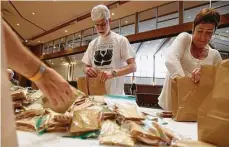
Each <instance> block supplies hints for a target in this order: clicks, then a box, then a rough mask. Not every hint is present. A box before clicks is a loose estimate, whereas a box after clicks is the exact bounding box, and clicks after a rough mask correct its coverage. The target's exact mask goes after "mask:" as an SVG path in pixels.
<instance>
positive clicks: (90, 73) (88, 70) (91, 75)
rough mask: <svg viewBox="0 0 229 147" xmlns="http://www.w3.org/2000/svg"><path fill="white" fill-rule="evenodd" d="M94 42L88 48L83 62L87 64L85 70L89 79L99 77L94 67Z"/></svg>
mask: <svg viewBox="0 0 229 147" xmlns="http://www.w3.org/2000/svg"><path fill="white" fill-rule="evenodd" d="M93 42H94V40H93V41H92V42H90V43H89V45H88V48H87V50H86V52H85V54H84V56H83V58H82V62H83V63H84V64H85V68H84V69H83V71H84V73H85V74H86V76H88V77H89V78H96V77H97V75H98V74H97V71H96V70H95V69H94V68H93V67H92V56H91V54H92V49H93V45H92V44H93Z"/></svg>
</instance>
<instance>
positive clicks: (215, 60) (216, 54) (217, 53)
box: [214, 50, 222, 64]
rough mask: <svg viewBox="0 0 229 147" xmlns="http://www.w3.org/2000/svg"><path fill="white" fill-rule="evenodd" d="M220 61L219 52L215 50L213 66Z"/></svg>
mask: <svg viewBox="0 0 229 147" xmlns="http://www.w3.org/2000/svg"><path fill="white" fill-rule="evenodd" d="M221 60H222V58H221V55H220V53H219V51H217V50H215V53H214V64H217V63H219V62H220V61H221Z"/></svg>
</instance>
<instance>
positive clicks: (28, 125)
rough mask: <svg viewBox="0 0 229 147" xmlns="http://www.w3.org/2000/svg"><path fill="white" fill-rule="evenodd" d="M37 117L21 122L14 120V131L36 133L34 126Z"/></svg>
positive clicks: (36, 128)
mask: <svg viewBox="0 0 229 147" xmlns="http://www.w3.org/2000/svg"><path fill="white" fill-rule="evenodd" d="M38 118H39V117H33V118H25V119H21V120H16V129H17V130H21V131H32V132H33V131H37V130H38V127H37V126H36V123H37V120H38Z"/></svg>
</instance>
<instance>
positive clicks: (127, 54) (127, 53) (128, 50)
mask: <svg viewBox="0 0 229 147" xmlns="http://www.w3.org/2000/svg"><path fill="white" fill-rule="evenodd" d="M120 43H121V58H122V59H123V60H124V61H126V63H127V66H125V67H123V68H120V69H115V72H116V74H115V77H119V76H124V75H127V74H129V73H133V72H136V68H137V67H136V63H135V58H134V55H135V53H134V51H133V48H132V46H131V45H130V43H129V41H128V40H127V38H126V37H123V38H122V40H121V41H120ZM111 78H114V75H113V74H112V71H106V72H103V74H102V76H101V81H102V82H105V81H106V80H107V79H111Z"/></svg>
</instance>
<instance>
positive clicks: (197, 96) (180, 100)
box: [172, 65, 215, 121]
mask: <svg viewBox="0 0 229 147" xmlns="http://www.w3.org/2000/svg"><path fill="white" fill-rule="evenodd" d="M214 75H215V67H214V66H212V65H203V66H202V67H201V77H200V82H199V83H197V84H195V83H193V82H192V81H191V78H189V77H182V78H179V79H177V80H176V81H172V95H173V96H172V99H173V100H172V108H173V112H174V114H175V115H174V116H173V118H174V120H176V121H197V110H198V108H199V106H200V105H201V103H202V102H203V100H204V99H205V98H206V97H207V96H208V94H209V93H210V92H211V91H212V88H213V85H214V80H212V79H214ZM174 86H175V87H174Z"/></svg>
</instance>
